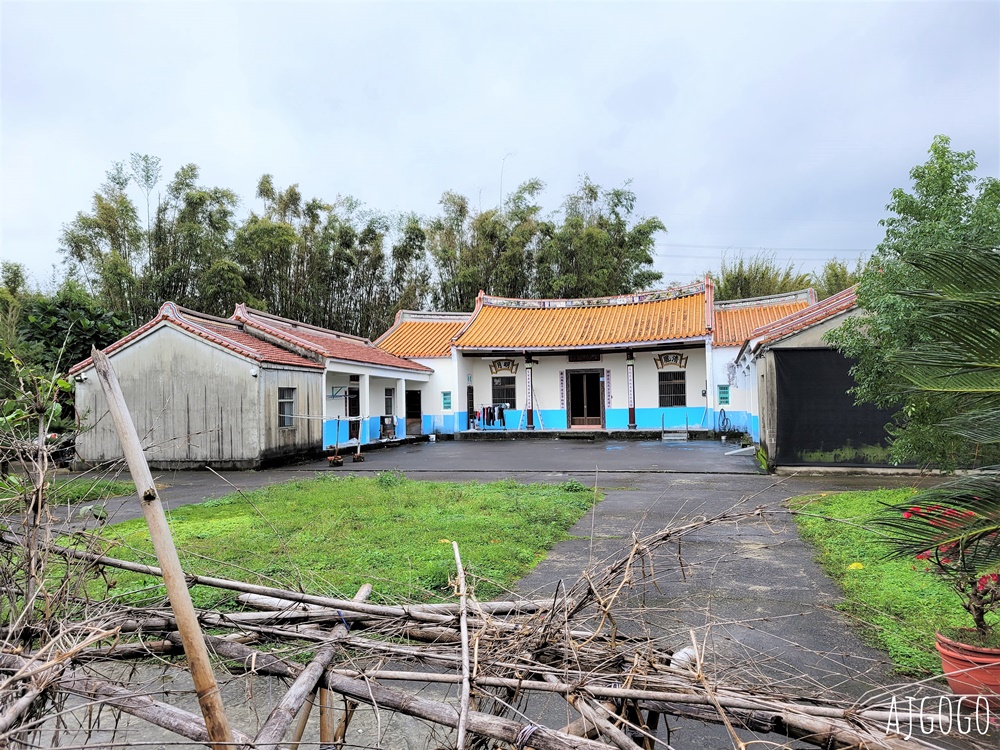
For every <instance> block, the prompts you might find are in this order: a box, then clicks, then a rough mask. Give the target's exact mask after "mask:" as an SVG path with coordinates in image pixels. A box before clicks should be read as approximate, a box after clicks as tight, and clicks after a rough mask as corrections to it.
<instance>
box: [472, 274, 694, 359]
mask: <svg viewBox="0 0 1000 750" xmlns="http://www.w3.org/2000/svg"><path fill="white" fill-rule="evenodd" d="M710 325H711V285H708V284H704V283H698V284H693V285H691V286H687V287H682V288H680V289H671V290H667V291H662V292H642V293H640V294H630V295H622V296H619V297H598V298H595V299H561V300H558V299H557V300H551V299H550V300H545V299H543V300H522V299H509V298H506V297H490V296H486V295H484V294H482V293H480V296H479V299H478V300H477V301H476V309H475V311H474V312H473V313H472V318H471V319H470V320H469V322H468V323H467V324H466V326H465V328H463V329H462V331H460V332H459V334H458V336H457V337H456V338H455V341H454V343H455V346H456V347H458V348H459V349H491V350H492V349H519V350H540V349H571V348H575V347H588V346H590V347H593V346H614V345H627V344H647V343H648V344H653V343H657V342H661V341H676V340H679V339H689V338H695V337H699V336H705V335H706V334H707V333H708V329H709V327H710Z"/></svg>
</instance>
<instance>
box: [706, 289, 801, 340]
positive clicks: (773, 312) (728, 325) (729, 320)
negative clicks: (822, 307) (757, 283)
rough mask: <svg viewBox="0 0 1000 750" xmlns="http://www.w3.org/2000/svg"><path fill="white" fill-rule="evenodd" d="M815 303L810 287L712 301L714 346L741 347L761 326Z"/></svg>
mask: <svg viewBox="0 0 1000 750" xmlns="http://www.w3.org/2000/svg"><path fill="white" fill-rule="evenodd" d="M815 302H816V293H815V292H814V291H813V290H812V289H803V290H802V291H799V292H791V293H788V294H774V295H770V296H768V297H755V298H753V299H742V300H727V301H725V302H716V303H715V328H714V330H713V331H712V344H713V345H714V346H740V345H742V344H743V342H744V341H746V340H747V339H748V338H750V334H751V333H752V332H753V331H754V330H756V329H757V328H760V327H761V326H766V325H768V324H770V323H773V322H774V321H776V320H779V319H781V318H784V317H786V316H788V315H791V314H792V313H795V312H798V311H799V310H803V309H805V308H806V307H808V306H809V305H811V304H815Z"/></svg>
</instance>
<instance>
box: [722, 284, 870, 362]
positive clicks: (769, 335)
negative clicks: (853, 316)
mask: <svg viewBox="0 0 1000 750" xmlns="http://www.w3.org/2000/svg"><path fill="white" fill-rule="evenodd" d="M856 290H857V287H854V286H852V287H848V288H847V289H844V290H843V291H842V292H837V293H836V294H834V295H833V296H831V297H827V298H826V299H825V300H821V301H820V302H817V303H816V304H815V305H810V306H809V307H807V308H805V309H803V310H799V311H798V312H796V313H792V314H791V315H786V316H785V317H784V318H781V319H779V320H776V321H774V322H773V323H770V324H768V325H765V326H761V327H760V328H757V329H756V330H754V331H753V332H752V333H751V334H750V336H749V337H748V338H747V341H746V342H745V343H744V344H743V348H741V349H740V353H739V355H738V356H737V359H739V358H740V357H742V356H743V354H744V353H745V352H746V351H747V350H749V351H750V352H751V353H753V352H756V351H758V350H759V349H760V348H761V347H765V346H768V345H771V344H774V343H776V342H778V341H781V340H782V339H786V338H788V337H789V336H792V335H794V334H796V333H799V332H800V331H804V330H805V329H807V328H811V327H812V326H815V325H818V324H820V323H823V322H825V321H827V320H829V319H830V318H833V317H835V316H837V315H841V314H843V313H845V312H848V311H849V310H851V309H853V308H854V307H857V304H858V297H857V294H856Z"/></svg>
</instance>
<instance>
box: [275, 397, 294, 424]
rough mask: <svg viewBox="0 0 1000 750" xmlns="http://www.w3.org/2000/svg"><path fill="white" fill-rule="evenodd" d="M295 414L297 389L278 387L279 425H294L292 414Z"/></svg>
mask: <svg viewBox="0 0 1000 750" xmlns="http://www.w3.org/2000/svg"><path fill="white" fill-rule="evenodd" d="M293 414H295V389H294V388H279V389H278V427H279V428H286V427H294V426H295V424H294V422H293V419H292V415H293Z"/></svg>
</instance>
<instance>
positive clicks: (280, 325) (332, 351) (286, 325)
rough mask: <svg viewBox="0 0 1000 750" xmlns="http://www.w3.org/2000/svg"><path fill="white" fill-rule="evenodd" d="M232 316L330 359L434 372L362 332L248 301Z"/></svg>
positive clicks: (300, 347) (294, 345)
mask: <svg viewBox="0 0 1000 750" xmlns="http://www.w3.org/2000/svg"><path fill="white" fill-rule="evenodd" d="M232 319H233V320H236V321H239V322H241V323H243V324H244V325H246V326H249V327H250V328H252V329H256V330H259V331H261V332H262V333H265V334H269V335H271V336H273V337H274V338H276V339H279V340H281V341H284V342H287V343H288V344H289V345H291V346H293V347H297V348H299V349H302V350H305V351H309V352H313V353H315V354H318V355H320V356H323V357H328V358H330V359H339V360H342V361H345V362H359V363H362V364H369V365H382V366H383V367H393V368H396V369H402V370H415V371H419V372H431V368H429V367H425V366H424V365H422V364H420V363H419V362H411V361H409V360H408V359H403V358H401V357H397V356H395V355H392V354H390V353H389V352H385V351H382V350H381V349H379V348H378V347H376V346H375V345H374V344H373V343H372V342H371V341H369V340H368V339H365V338H361V337H360V336H351V335H350V334H347V333H339V332H337V331H331V330H329V329H327V328H319V327H317V326H310V325H306V324H304V323H297V322H296V321H294V320H287V319H285V318H279V317H278V316H276V315H269V314H268V313H264V312H261V311H260V310H253V309H251V308H249V307H247V306H246V305H237V307H236V312H234V313H233V316H232Z"/></svg>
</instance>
